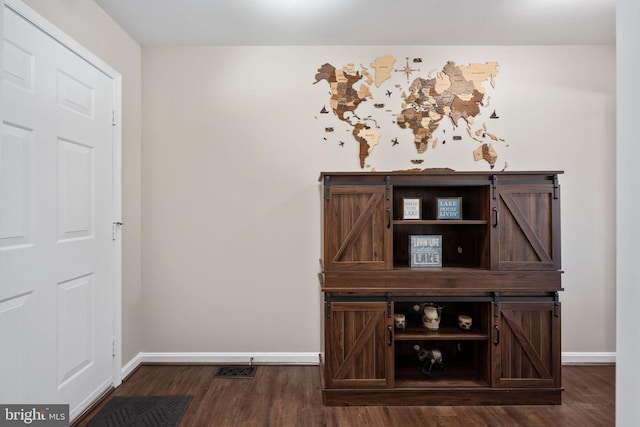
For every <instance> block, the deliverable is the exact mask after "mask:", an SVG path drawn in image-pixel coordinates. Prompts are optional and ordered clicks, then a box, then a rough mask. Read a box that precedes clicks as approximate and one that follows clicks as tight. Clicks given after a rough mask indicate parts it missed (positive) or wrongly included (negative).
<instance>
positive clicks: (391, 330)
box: [387, 325, 393, 347]
mask: <svg viewBox="0 0 640 427" xmlns="http://www.w3.org/2000/svg"><path fill="white" fill-rule="evenodd" d="M387 329H388V330H389V347H391V346H392V345H393V327H392V326H391V325H389V326H387Z"/></svg>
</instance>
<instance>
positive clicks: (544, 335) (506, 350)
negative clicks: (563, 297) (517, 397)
mask: <svg viewBox="0 0 640 427" xmlns="http://www.w3.org/2000/svg"><path fill="white" fill-rule="evenodd" d="M556 314H558V315H556ZM499 315H500V316H499V318H498V319H497V320H496V323H495V324H494V334H496V335H495V337H494V350H493V351H494V353H493V385H494V386H497V387H560V385H561V377H560V350H559V349H560V317H559V307H558V308H556V307H555V303H553V302H500V303H499Z"/></svg>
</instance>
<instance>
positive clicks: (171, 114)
mask: <svg viewBox="0 0 640 427" xmlns="http://www.w3.org/2000/svg"><path fill="white" fill-rule="evenodd" d="M26 3H27V4H29V5H30V6H31V7H33V8H35V9H36V10H37V11H38V12H39V13H41V14H42V15H44V16H45V17H46V18H47V19H49V20H51V21H52V22H53V23H54V24H55V25H57V26H58V27H60V28H61V29H62V30H63V31H65V32H67V33H68V34H69V35H70V36H72V37H74V38H75V39H76V40H78V41H79V42H80V43H81V44H83V45H84V46H85V47H87V48H88V49H89V50H91V51H92V52H94V53H95V54H96V55H97V56H98V57H100V58H101V59H103V60H104V61H105V62H106V63H108V64H109V65H111V66H112V67H113V68H114V69H116V70H117V71H119V72H120V73H122V75H123V199H124V200H123V214H124V222H125V223H126V226H125V233H124V241H123V252H124V253H123V335H124V343H123V362H124V363H127V362H128V361H129V360H131V358H133V357H134V356H135V355H136V354H137V353H138V352H140V351H144V352H317V351H318V350H319V349H320V340H321V337H320V319H321V315H320V306H321V305H320V304H321V303H320V294H319V285H318V281H317V277H316V273H317V272H318V269H319V266H318V258H319V257H320V198H319V187H318V183H317V178H318V174H319V172H320V171H322V170H357V169H358V167H357V151H356V149H357V148H356V144H355V143H354V142H352V140H351V139H349V138H350V136H349V135H348V134H345V141H346V144H345V147H344V148H339V147H338V146H337V145H336V144H331V143H325V142H324V141H323V140H322V137H323V126H324V123H323V120H324V119H323V118H320V119H317V118H316V117H317V116H318V113H319V110H320V108H321V107H322V106H323V105H324V104H326V102H327V98H328V87H327V86H326V85H325V84H324V83H318V84H317V85H312V82H313V81H314V78H313V77H314V74H315V72H316V69H317V68H318V67H319V66H320V65H322V64H323V63H325V62H331V63H332V64H334V65H336V66H342V65H344V64H346V63H349V62H354V63H357V64H359V63H363V64H367V63H369V62H370V61H371V60H373V59H374V58H375V57H377V56H380V55H383V54H387V53H390V54H393V55H394V56H396V57H397V58H404V57H405V56H411V57H413V56H421V57H423V58H424V61H425V65H424V68H425V70H426V69H427V68H429V69H430V68H432V67H433V68H435V67H440V66H442V65H443V64H444V62H446V61H447V60H455V61H456V62H458V63H466V62H477V61H487V60H496V61H498V62H500V64H501V65H500V74H499V76H498V78H497V80H496V83H497V86H496V90H495V94H494V97H493V99H492V102H493V103H494V106H495V107H496V108H497V109H498V112H499V113H500V115H501V119H500V120H499V121H497V122H492V123H491V124H492V125H494V126H496V127H497V129H498V131H499V133H500V135H501V136H503V137H505V138H506V139H507V142H508V144H509V147H508V149H507V148H505V149H504V151H503V152H502V153H503V154H501V155H502V156H503V157H501V159H500V161H499V166H498V167H499V168H501V167H502V159H505V160H507V161H508V163H509V169H510V170H525V169H562V170H565V172H566V174H565V175H563V176H561V184H562V192H563V195H562V197H563V200H562V209H563V222H562V228H563V229H562V233H563V248H562V249H563V269H564V270H565V274H564V278H563V280H564V287H565V289H566V290H565V292H564V293H563V294H562V301H563V304H564V305H563V351H565V352H612V351H614V350H615V319H614V318H613V316H611V313H613V312H614V311H615V271H614V268H615V246H614V245H615V239H614V235H615V224H614V222H613V221H605V222H603V221H602V218H612V217H614V216H615V208H614V206H615V148H614V147H615V146H614V141H615V78H614V76H615V49H614V47H229V48H217V47H203V48H147V49H144V50H143V55H142V62H143V66H142V72H141V68H140V58H141V49H140V47H139V46H138V45H137V44H136V43H135V42H134V41H133V40H131V39H130V38H129V37H128V36H127V35H126V34H125V33H124V32H123V31H122V30H121V29H120V28H119V27H118V26H117V25H116V24H115V23H114V22H113V21H112V20H111V19H110V18H109V17H108V16H106V15H105V14H104V13H103V12H102V10H101V9H100V8H99V7H97V6H96V5H95V3H93V2H92V1H87V0H84V1H82V0H27V1H26ZM141 86H142V87H143V95H144V96H143V99H144V103H143V104H142V105H141V96H140V93H141V89H140V88H141ZM141 115H142V116H143V118H144V120H143V121H141ZM141 123H142V125H141ZM386 126H388V124H387V125H386ZM142 130H144V151H142V144H141V134H142ZM383 130H384V128H383ZM394 136H395V135H394ZM407 138H410V136H409V135H407V134H404V135H403V136H402V135H401V138H400V139H401V141H403V142H404V143H403V144H402V145H401V147H403V148H401V149H396V150H392V149H391V148H390V147H389V146H387V145H384V144H385V142H387V143H388V141H385V139H384V138H383V140H382V141H381V145H380V146H379V147H377V148H376V150H374V152H373V153H372V155H371V156H370V157H369V159H368V160H369V163H371V165H372V166H373V167H375V168H376V169H377V170H388V169H405V168H409V167H412V165H411V164H410V163H409V161H408V160H409V159H411V158H416V157H418V156H417V155H416V154H415V152H413V151H411V150H410V147H411V146H410V144H409V143H407V142H406V141H407ZM389 139H390V137H389ZM143 154H144V155H143ZM422 157H423V158H424V159H425V163H424V164H423V165H422V166H423V167H441V166H446V167H451V168H454V169H457V170H488V168H487V167H486V165H484V164H481V163H474V162H473V161H472V160H471V158H470V156H467V154H466V149H464V148H460V147H457V148H456V147H452V146H451V145H449V146H440V147H439V148H438V149H437V150H435V151H430V152H428V153H427V154H426V155H424V156H422ZM141 165H142V167H141ZM141 182H142V185H141ZM142 188H144V193H142V191H141V189H142ZM594 224H598V226H595V225H594ZM141 230H142V232H141ZM141 242H142V243H141ZM589 242H594V243H589ZM141 272H142V274H141ZM141 277H143V278H144V288H143V287H142V286H141V281H142V280H141ZM585 318H595V319H599V320H598V321H597V322H593V323H592V324H590V326H589V328H588V332H589V333H585V328H584V326H583V325H582V322H583V320H584V319H585Z"/></svg>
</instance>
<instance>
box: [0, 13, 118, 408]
mask: <svg viewBox="0 0 640 427" xmlns="http://www.w3.org/2000/svg"><path fill="white" fill-rule="evenodd" d="M2 84H3V87H2V94H3V99H2V102H3V105H2V109H3V117H2V119H3V123H2V139H1V140H0V283H1V284H2V286H0V331H1V332H2V336H3V339H4V337H6V340H7V341H6V342H10V343H11V345H5V346H2V349H1V350H0V357H1V363H0V366H1V368H0V372H1V373H2V378H3V381H0V401H3V402H6V403H68V404H69V405H70V412H71V416H72V417H73V416H74V415H77V414H78V413H79V412H80V411H81V410H82V409H83V405H87V404H89V403H91V402H90V401H89V402H87V399H88V398H89V397H90V396H95V395H96V394H99V393H101V392H102V391H104V390H105V389H107V388H108V387H109V386H110V385H112V384H113V372H114V366H113V365H114V362H113V354H112V353H113V351H112V345H113V337H114V277H113V271H114V263H115V261H114V243H113V241H112V236H111V227H112V221H113V220H114V199H113V197H114V188H113V130H112V112H113V105H114V99H113V80H112V79H111V78H109V77H108V76H106V75H105V74H103V73H102V72H100V71H99V70H98V69H96V68H95V67H93V66H92V65H90V64H89V63H88V62H86V61H85V60H83V59H82V58H80V57H79V56H78V55H77V54H76V53H74V52H72V51H70V50H69V49H68V48H66V47H64V46H63V45H62V44H60V43H59V42H57V41H56V40H54V39H53V38H52V37H50V36H48V35H46V34H45V33H44V32H43V31H41V30H40V29H39V28H37V27H35V26H34V25H33V24H31V23H30V22H28V21H26V20H25V19H23V18H22V17H21V16H19V15H18V14H17V13H15V12H14V11H13V10H11V9H10V8H8V7H5V9H4V72H3V83H2ZM5 374H6V376H5ZM5 378H9V379H10V381H4V379H5Z"/></svg>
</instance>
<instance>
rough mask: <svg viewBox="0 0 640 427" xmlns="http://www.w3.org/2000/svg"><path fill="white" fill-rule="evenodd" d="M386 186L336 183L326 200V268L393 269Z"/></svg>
mask: <svg viewBox="0 0 640 427" xmlns="http://www.w3.org/2000/svg"><path fill="white" fill-rule="evenodd" d="M385 194H386V189H385V187H384V186H382V185H358V186H348V185H345V186H332V187H331V189H330V195H329V199H328V200H325V215H324V218H325V239H324V242H325V248H324V256H325V270H334V269H342V270H345V269H356V270H382V269H389V268H392V264H391V263H392V259H391V258H392V257H391V223H390V220H391V213H390V212H391V211H390V209H391V208H390V204H389V201H387V200H386V197H385Z"/></svg>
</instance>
